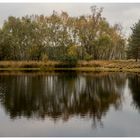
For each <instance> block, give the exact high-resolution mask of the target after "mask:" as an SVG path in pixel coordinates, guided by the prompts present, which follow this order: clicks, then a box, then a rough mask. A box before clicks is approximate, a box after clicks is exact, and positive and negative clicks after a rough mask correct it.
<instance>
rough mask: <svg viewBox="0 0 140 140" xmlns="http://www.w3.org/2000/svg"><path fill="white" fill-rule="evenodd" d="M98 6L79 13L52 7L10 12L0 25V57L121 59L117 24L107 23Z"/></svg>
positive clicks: (122, 49)
mask: <svg viewBox="0 0 140 140" xmlns="http://www.w3.org/2000/svg"><path fill="white" fill-rule="evenodd" d="M102 11H103V9H102V8H97V7H96V6H92V7H91V14H89V15H86V16H85V15H82V16H79V17H72V16H69V14H68V13H67V12H64V11H62V12H61V13H58V12H56V11H53V13H52V14H51V15H50V16H44V15H27V16H24V17H13V16H10V17H9V18H8V19H7V20H6V21H5V22H4V24H3V26H2V27H1V29H0V60H46V59H48V60H62V61H63V60H91V59H94V60H97V59H100V60H102V59H104V60H110V59H123V58H124V57H125V39H124V37H123V36H122V32H121V26H120V25H118V24H115V25H110V24H109V22H108V21H107V20H106V19H105V18H104V17H103V16H102Z"/></svg>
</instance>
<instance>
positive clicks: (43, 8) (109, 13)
mask: <svg viewBox="0 0 140 140" xmlns="http://www.w3.org/2000/svg"><path fill="white" fill-rule="evenodd" d="M92 5H96V6H98V7H104V11H103V16H104V17H105V18H106V19H107V20H108V21H109V23H110V24H115V23H120V24H122V25H123V32H124V33H125V34H126V35H127V36H128V34H130V33H131V30H130V27H131V26H132V25H133V24H134V23H135V22H137V21H138V19H139V18H140V3H129V4H128V3H100V4H99V3H64V4H63V3H19V4H18V3H0V24H1V25H2V24H3V21H4V20H5V19H7V18H8V16H17V17H19V16H24V15H27V14H29V15H30V14H44V15H49V14H51V13H52V11H53V10H56V11H58V12H60V11H67V12H68V13H69V14H70V15H71V16H79V15H83V14H84V15H86V14H89V13H90V7H91V6H92Z"/></svg>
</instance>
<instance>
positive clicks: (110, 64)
mask: <svg viewBox="0 0 140 140" xmlns="http://www.w3.org/2000/svg"><path fill="white" fill-rule="evenodd" d="M2 71H40V72H41V71H42V72H49V71H79V72H137V73H140V62H135V61H134V60H110V61H105V60H100V61H99V60H94V61H78V62H77V64H76V65H75V67H70V66H69V64H67V63H64V62H59V61H47V62H44V61H0V72H2Z"/></svg>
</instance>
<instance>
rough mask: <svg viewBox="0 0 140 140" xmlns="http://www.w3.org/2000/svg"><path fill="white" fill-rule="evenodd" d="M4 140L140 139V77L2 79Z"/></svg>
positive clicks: (23, 76) (60, 75)
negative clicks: (30, 139) (55, 139)
mask: <svg viewBox="0 0 140 140" xmlns="http://www.w3.org/2000/svg"><path fill="white" fill-rule="evenodd" d="M0 136H80V137H83V136H100V137H101V136H104V137H105V136H140V74H133V73H131V74H130V73H88V74H87V73H74V72H73V73H68V72H67V73H62V72H61V73H23V74H21V73H17V74H7V73H1V74H0Z"/></svg>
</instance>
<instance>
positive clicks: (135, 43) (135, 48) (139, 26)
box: [128, 20, 140, 62]
mask: <svg viewBox="0 0 140 140" xmlns="http://www.w3.org/2000/svg"><path fill="white" fill-rule="evenodd" d="M131 29H132V35H131V36H130V38H129V48H128V55H129V58H134V59H136V62H137V61H138V59H139V58H140V20H139V21H138V22H137V23H136V24H135V25H134V26H133V27H132V28H131Z"/></svg>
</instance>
